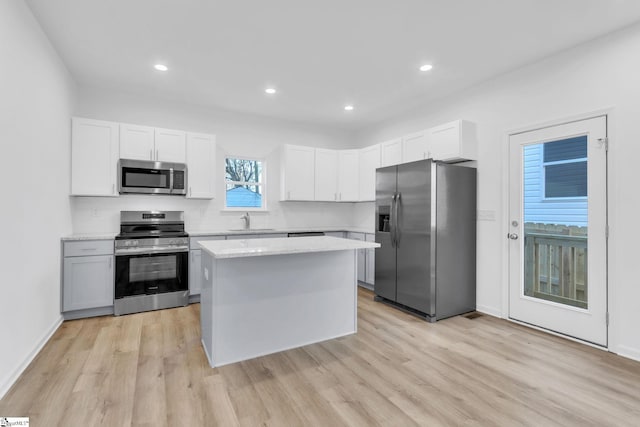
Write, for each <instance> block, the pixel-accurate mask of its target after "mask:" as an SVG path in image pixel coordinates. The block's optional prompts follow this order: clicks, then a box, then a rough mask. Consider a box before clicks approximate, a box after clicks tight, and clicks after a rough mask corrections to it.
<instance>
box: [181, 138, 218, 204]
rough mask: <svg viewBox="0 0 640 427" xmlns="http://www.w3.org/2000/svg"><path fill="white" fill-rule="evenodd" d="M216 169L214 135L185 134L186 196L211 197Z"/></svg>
mask: <svg viewBox="0 0 640 427" xmlns="http://www.w3.org/2000/svg"><path fill="white" fill-rule="evenodd" d="M216 170H217V168H216V137H215V136H214V135H204V134H197V133H189V134H187V174H188V176H187V185H188V189H187V198H191V199H213V198H214V197H215V183H216Z"/></svg>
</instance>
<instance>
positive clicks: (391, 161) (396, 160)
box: [380, 138, 402, 167]
mask: <svg viewBox="0 0 640 427" xmlns="http://www.w3.org/2000/svg"><path fill="white" fill-rule="evenodd" d="M380 150H381V157H380V158H381V161H382V166H383V167H384V166H393V165H397V164H400V163H402V139H400V138H398V139H392V140H391V141H386V142H383V143H381V144H380Z"/></svg>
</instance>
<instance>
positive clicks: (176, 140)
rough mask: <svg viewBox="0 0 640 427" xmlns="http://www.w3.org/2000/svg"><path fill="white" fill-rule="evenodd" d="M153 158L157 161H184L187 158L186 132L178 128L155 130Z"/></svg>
mask: <svg viewBox="0 0 640 427" xmlns="http://www.w3.org/2000/svg"><path fill="white" fill-rule="evenodd" d="M155 149H156V152H155V160H156V161H157V162H173V163H185V162H186V160H187V134H186V133H185V132H182V131H179V130H171V129H156V130H155Z"/></svg>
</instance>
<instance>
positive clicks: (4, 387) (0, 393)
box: [0, 316, 63, 399]
mask: <svg viewBox="0 0 640 427" xmlns="http://www.w3.org/2000/svg"><path fill="white" fill-rule="evenodd" d="M62 321H63V319H62V316H60V317H59V318H58V320H56V321H55V323H54V324H53V325H52V326H51V327H50V328H49V330H48V331H47V332H46V333H45V334H44V336H43V337H42V338H41V339H40V340H39V341H38V343H37V344H36V346H35V347H34V349H33V350H31V352H30V353H29V354H28V356H27V357H26V358H25V359H24V361H23V362H22V363H21V364H20V365H19V366H18V367H17V368H16V369H15V370H14V371H13V373H12V374H11V375H9V377H8V378H7V379H6V381H4V382H3V383H2V384H0V399H2V398H3V397H4V395H5V394H6V393H7V392H8V391H9V389H10V388H11V386H12V385H13V383H15V382H16V381H17V380H18V378H20V375H22V373H23V372H24V370H25V369H27V367H28V366H29V364H30V363H31V362H32V361H33V359H35V357H36V356H37V355H38V353H40V350H42V348H43V347H44V346H45V344H46V343H47V342H48V341H49V339H50V338H51V337H52V336H53V334H54V333H55V332H56V331H57V330H58V328H59V327H60V325H61V324H62Z"/></svg>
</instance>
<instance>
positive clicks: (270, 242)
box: [198, 236, 380, 259]
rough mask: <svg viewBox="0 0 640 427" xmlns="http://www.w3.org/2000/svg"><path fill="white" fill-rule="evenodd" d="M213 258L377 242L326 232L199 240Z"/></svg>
mask: <svg viewBox="0 0 640 427" xmlns="http://www.w3.org/2000/svg"><path fill="white" fill-rule="evenodd" d="M198 244H199V245H200V246H201V247H202V249H203V250H205V251H207V252H208V253H209V254H211V256H213V257H214V258H216V259H222V258H242V257H255V256H267V255H287V254H301V253H310V252H331V251H344V250H354V249H368V248H379V247H380V244H379V243H374V242H364V241H359V240H348V239H341V238H338V237H329V236H312V237H296V238H273V239H245V240H207V241H201V242H198Z"/></svg>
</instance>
